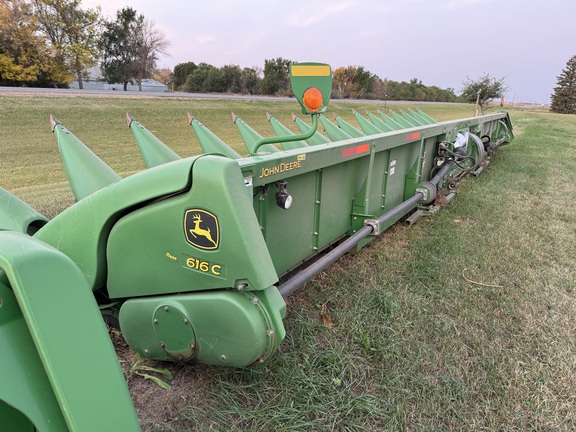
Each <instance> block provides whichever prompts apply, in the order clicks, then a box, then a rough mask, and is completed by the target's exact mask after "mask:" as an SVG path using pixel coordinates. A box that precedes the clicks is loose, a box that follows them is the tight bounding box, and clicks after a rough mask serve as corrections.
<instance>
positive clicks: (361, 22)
mask: <svg viewBox="0 0 576 432" xmlns="http://www.w3.org/2000/svg"><path fill="white" fill-rule="evenodd" d="M82 5H83V7H85V8H86V7H94V6H95V5H100V6H101V8H102V12H103V14H104V15H105V16H108V17H113V16H114V15H115V12H116V10H118V9H120V8H122V7H124V6H130V7H132V8H134V9H136V10H137V11H138V12H139V13H141V14H143V15H144V16H145V17H146V18H150V19H152V20H154V22H155V23H156V26H157V27H158V28H160V29H162V30H163V31H164V32H165V34H166V36H167V38H168V39H169V40H170V41H171V43H172V46H171V48H170V50H169V51H170V57H162V58H161V59H160V62H159V66H161V67H169V68H173V67H174V66H175V65H176V64H178V63H183V62H187V61H193V62H195V63H200V62H206V63H210V64H213V65H214V66H218V67H220V66H223V65H226V64H237V65H239V66H241V67H245V66H248V67H252V66H259V67H263V65H264V60H265V59H271V58H276V57H283V58H286V59H290V60H294V61H319V62H325V63H329V64H330V65H332V67H333V68H336V67H339V66H348V65H362V66H364V67H365V68H366V69H368V70H369V71H370V72H372V73H375V74H377V75H378V76H379V77H380V78H383V79H384V78H387V79H391V80H395V81H409V80H410V79H411V78H418V79H419V80H422V82H423V83H424V84H426V85H436V86H438V87H441V88H448V87H452V88H454V89H455V90H456V92H459V90H460V89H461V87H462V82H463V81H464V80H466V78H467V77H469V78H471V79H477V78H478V77H479V76H480V75H482V74H483V73H488V74H490V75H492V76H494V77H496V78H502V77H505V81H506V84H507V86H508V88H509V90H508V92H507V94H506V100H507V101H510V102H512V101H516V102H534V103H548V102H549V98H550V94H551V93H552V92H553V88H554V86H555V85H556V77H557V76H558V75H559V74H560V73H561V71H562V69H563V68H564V67H565V66H566V62H567V61H568V60H569V59H570V58H571V57H572V56H574V55H576V25H575V24H574V22H575V17H576V1H574V0H546V1H544V0H541V1H536V0H445V1H441V0H395V1H388V0H364V1H361V0H357V1H349V0H332V1H327V0H315V1H310V0H285V1H279V0H246V1H244V2H241V1H234V0H221V1H220V0H214V1H186V2H183V1H181V0H163V1H158V0H124V1H122V0H120V1H118V0H84V1H83V3H82Z"/></svg>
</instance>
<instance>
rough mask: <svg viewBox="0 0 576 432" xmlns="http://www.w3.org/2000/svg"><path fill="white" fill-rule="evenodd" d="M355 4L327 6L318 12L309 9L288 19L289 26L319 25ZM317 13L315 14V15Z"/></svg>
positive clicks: (311, 8)
mask: <svg viewBox="0 0 576 432" xmlns="http://www.w3.org/2000/svg"><path fill="white" fill-rule="evenodd" d="M352 5H353V3H350V2H345V3H339V4H335V5H330V6H325V7H324V8H322V9H320V10H318V9H317V7H310V8H307V9H306V10H305V11H303V12H302V13H300V14H297V15H292V16H290V17H289V18H288V25H291V26H294V27H308V26H310V25H312V24H317V23H319V22H321V21H324V20H325V19H326V18H328V17H330V16H332V15H337V14H339V13H341V12H344V11H345V10H347V9H348V8H350V7H351V6H352ZM314 12H315V13H314Z"/></svg>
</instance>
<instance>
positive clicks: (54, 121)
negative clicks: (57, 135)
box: [50, 114, 62, 132]
mask: <svg viewBox="0 0 576 432" xmlns="http://www.w3.org/2000/svg"><path fill="white" fill-rule="evenodd" d="M61 124H62V123H60V121H59V120H58V119H57V118H56V117H54V116H53V115H52V114H50V130H52V132H54V128H55V127H56V125H61Z"/></svg>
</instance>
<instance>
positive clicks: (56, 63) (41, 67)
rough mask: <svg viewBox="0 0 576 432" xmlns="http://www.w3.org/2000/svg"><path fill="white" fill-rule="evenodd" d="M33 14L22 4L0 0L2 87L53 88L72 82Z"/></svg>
mask: <svg viewBox="0 0 576 432" xmlns="http://www.w3.org/2000/svg"><path fill="white" fill-rule="evenodd" d="M34 12H35V11H34V8H33V5H32V4H31V3H29V2H27V1H25V0H0V82H1V83H2V84H4V85H32V84H34V85H38V86H53V85H56V84H59V83H66V82H69V81H70V80H71V79H72V77H71V76H70V74H69V72H68V70H67V69H66V67H65V65H64V64H63V63H62V61H61V58H60V57H59V55H58V52H57V50H56V49H55V47H54V46H53V45H52V44H51V43H50V40H49V39H48V38H47V36H46V35H45V34H44V33H42V31H41V27H40V25H39V23H38V19H37V17H36V16H35V13H34Z"/></svg>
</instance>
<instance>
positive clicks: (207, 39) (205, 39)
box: [196, 35, 216, 44]
mask: <svg viewBox="0 0 576 432" xmlns="http://www.w3.org/2000/svg"><path fill="white" fill-rule="evenodd" d="M215 40H216V37H214V36H212V35H200V36H197V37H196V42H198V43H199V44H209V43H211V42H214V41H215Z"/></svg>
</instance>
